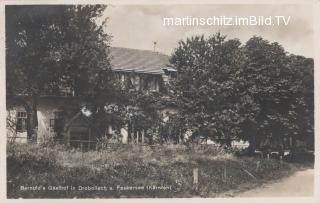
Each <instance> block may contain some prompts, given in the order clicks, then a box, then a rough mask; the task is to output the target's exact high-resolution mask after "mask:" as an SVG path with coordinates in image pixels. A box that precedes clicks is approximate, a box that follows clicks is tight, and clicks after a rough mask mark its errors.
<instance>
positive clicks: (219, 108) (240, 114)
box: [170, 33, 256, 145]
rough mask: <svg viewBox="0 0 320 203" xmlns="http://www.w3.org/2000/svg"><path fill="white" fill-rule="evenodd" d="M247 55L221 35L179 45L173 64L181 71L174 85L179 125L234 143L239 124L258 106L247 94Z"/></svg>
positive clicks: (207, 136)
mask: <svg viewBox="0 0 320 203" xmlns="http://www.w3.org/2000/svg"><path fill="white" fill-rule="evenodd" d="M244 61H245V58H244V54H243V51H242V49H241V43H240V41H239V40H237V39H233V40H225V36H221V35H220V33H217V34H216V35H213V36H210V37H209V38H207V39H205V38H204V37H203V36H196V37H192V38H188V39H187V40H186V41H181V42H179V47H178V48H177V49H176V50H175V52H174V54H173V55H172V57H171V59H170V62H171V63H172V65H173V66H174V67H175V68H176V69H177V71H178V78H177V80H176V81H174V82H173V83H172V85H171V92H172V95H173V96H174V97H176V98H177V102H178V106H180V108H179V116H178V118H179V123H180V124H179V125H180V126H181V124H183V125H184V129H185V130H186V129H189V130H192V131H193V137H192V138H194V137H203V138H204V139H208V138H211V139H215V140H222V141H225V142H226V144H228V145H230V144H231V139H233V138H236V137H237V135H238V134H239V133H240V131H241V128H240V124H241V123H242V122H244V121H245V120H246V119H252V112H254V111H255V108H256V106H255V104H254V103H253V102H252V98H251V97H250V95H246V94H244V89H245V80H244V78H243V73H242V72H241V71H242V70H243V65H244Z"/></svg>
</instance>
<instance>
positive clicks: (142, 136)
mask: <svg viewBox="0 0 320 203" xmlns="http://www.w3.org/2000/svg"><path fill="white" fill-rule="evenodd" d="M141 143H144V130H143V129H142V130H141Z"/></svg>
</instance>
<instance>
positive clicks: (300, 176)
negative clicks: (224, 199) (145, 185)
mask: <svg viewBox="0 0 320 203" xmlns="http://www.w3.org/2000/svg"><path fill="white" fill-rule="evenodd" d="M313 182H314V169H306V170H303V171H297V172H295V173H294V174H293V175H291V176H289V177H287V178H284V179H281V180H279V181H278V182H275V183H268V184H264V185H262V186H261V187H259V188H255V189H253V190H249V191H246V192H243V193H240V194H238V195H236V196H237V197H292V196H296V197H305V196H313V185H314V184H313Z"/></svg>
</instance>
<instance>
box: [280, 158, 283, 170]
mask: <svg viewBox="0 0 320 203" xmlns="http://www.w3.org/2000/svg"><path fill="white" fill-rule="evenodd" d="M282 164H283V157H282V156H280V166H281V167H282Z"/></svg>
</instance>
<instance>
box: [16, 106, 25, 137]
mask: <svg viewBox="0 0 320 203" xmlns="http://www.w3.org/2000/svg"><path fill="white" fill-rule="evenodd" d="M16 131H17V132H25V131H27V112H25V111H18V112H17V126H16Z"/></svg>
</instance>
